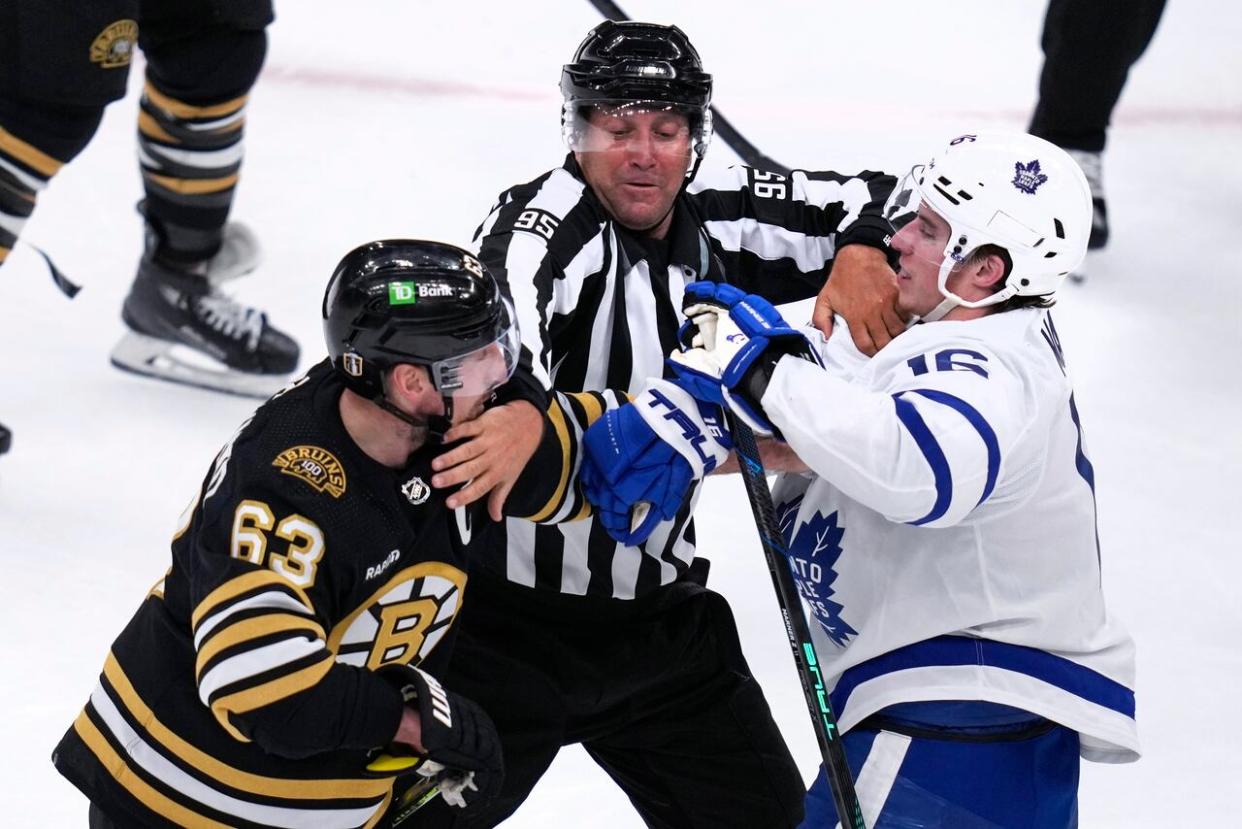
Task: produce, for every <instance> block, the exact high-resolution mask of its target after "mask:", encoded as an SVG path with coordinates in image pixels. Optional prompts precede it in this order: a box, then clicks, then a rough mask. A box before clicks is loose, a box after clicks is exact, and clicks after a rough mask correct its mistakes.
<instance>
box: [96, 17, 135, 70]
mask: <svg viewBox="0 0 1242 829" xmlns="http://www.w3.org/2000/svg"><path fill="white" fill-rule="evenodd" d="M137 44H138V21H136V20H118V21H116V22H115V23H109V24H108V26H107V28H105V29H104V30H103V31H102V32H100V33H99V36H98V37H96V38H95V39H94V40H93V41H92V42H91V63H97V64H99V65H100V67H102V68H104V69H118V68H120V67H122V66H129V62H130V60H132V59H133V57H134V47H135V46H136V45H137Z"/></svg>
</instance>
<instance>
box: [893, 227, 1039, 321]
mask: <svg viewBox="0 0 1242 829" xmlns="http://www.w3.org/2000/svg"><path fill="white" fill-rule="evenodd" d="M953 235H954V236H956V235H957V233H956V231H955V232H954V233H953ZM959 257H960V259H959V258H955V257H954V256H953V255H951V254H950V252H949V249H948V248H946V249H945V256H944V261H943V262H941V263H940V273H939V274H938V275H937V278H936V287H938V288H939V289H940V293H941V295H942V296H943V297H944V299H942V300H940V304H939V305H937V306H936V307H935V308H933V309H931V310H930V311H928V312H927V313H926V314H923V315H921V316H914V317H911V319H910V322H909V324H908V325H907V327H910V326H912V325H917V324H918V323H920V322H935V321H936V320H939V319H943V318H944V315H945V314H947V313H949V312H950V311H952V310H953V309H954V308H959V307H960V308H985V307H987V306H989V305H996V304H998V303H1001V302H1004V301H1005V300H1007V299H1009V298H1010V297H1011V296H1014V295H1015V294H1016V293H1017V292H1018V289H1017V288H1016V287H1014V286H1011V285H1006V286H1005V287H1004V288H1001V289H1000V290H999V291H997V292H996V293H994V294H992V295H990V296H987V297H984V298H983V299H977V300H974V301H971V300H967V299H962V298H961V297H960V296H958V295H957V294H955V293H953V292H952V291H950V290H949V275H950V274H951V273H953V269H954V268H955V267H957V265H958V263H959V262H964V261H966V260H967V259H969V258H970V254H967V255H965V256H961V254H959Z"/></svg>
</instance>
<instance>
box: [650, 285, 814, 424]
mask: <svg viewBox="0 0 1242 829" xmlns="http://www.w3.org/2000/svg"><path fill="white" fill-rule="evenodd" d="M685 312H686V317H687V322H686V323H685V324H684V325H683V326H682V329H681V331H680V333H679V338H680V340H681V342H682V344H683V346H686V347H687V349H686V350H685V351H680V352H674V353H673V354H671V355H670V356H669V363H670V365H671V366H672V367H673V370H674V371H675V372H676V373H677V377H678V379H679V380H681V381H682V385H683V386H684V387H685V388H686V389H687V391H689V392H690V393H691V394H693V395H694V396H695V397H696V398H698V399H699V400H704V401H711V402H719V403H722V404H724V405H727V406H728V407H729V408H730V409H732V410H733V412H734V413H735V414H737V415H738V417H740V418H742V420H743V421H744V422H745V423H746V424H747V425H748V426H750V428H751V429H752V430H754V431H756V432H761V433H764V434H777V433H778V430H777V429H776V428H775V427H774V426H773V425H772V423H771V422H770V421H769V420H768V418H767V416H766V415H765V414H764V411H763V406H762V405H761V403H760V401H761V400H762V399H763V393H764V391H766V390H767V387H768V382H769V381H770V380H771V378H772V372H773V371H775V369H776V363H777V361H779V360H780V358H781V357H784V356H785V355H793V356H796V357H800V358H802V359H805V360H810V361H812V362H814V363H816V364H820V365H822V363H820V359H819V352H818V351H817V350H816V349H815V347H814V346H813V345H812V343H811V341H810V340H809V339H808V338H807V336H806V335H805V334H803V333H802V332H801V331H798V330H797V329H794V328H791V327H790V326H789V324H788V323H787V322H785V320H784V319H783V318H782V317H781V315H780V312H778V311H777V310H776V308H774V307H773V306H772V304H771V303H770V302H768V301H767V300H765V299H763V298H762V297H759V296H755V295H754V294H745V293H743V292H742V291H741V290H739V289H737V288H735V287H733V286H732V285H723V284H717V283H714V282H695V283H692V284H690V285H688V286H686V295H685Z"/></svg>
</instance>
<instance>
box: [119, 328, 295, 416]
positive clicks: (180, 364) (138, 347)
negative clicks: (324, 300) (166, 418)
mask: <svg viewBox="0 0 1242 829" xmlns="http://www.w3.org/2000/svg"><path fill="white" fill-rule="evenodd" d="M111 360H112V365H114V366H116V367H117V368H119V369H121V370H123V371H129V372H132V373H134V374H141V375H143V376H144V377H154V378H155V379H157V380H166V381H168V382H170V383H180V384H181V385H183V386H194V387H195V388H200V389H207V390H209V391H218V392H224V393H225V394H235V395H238V396H239V397H253V398H257V399H259V400H266V399H267V398H269V397H271V396H272V395H273V394H275V393H276V392H278V391H280V390H281V389H282V388H284V386H285V385H286V384H287V383H288V382H289V380H290V378H291V377H292V375H291V374H248V373H246V372H242V371H234V370H232V369H229V368H226V367H225V366H224V365H223V364H221V363H218V362H216V361H215V360H212V359H211V358H210V357H207V356H206V355H204V354H200V353H199V352H196V351H194V350H193V349H190V348H188V347H186V346H181V345H177V344H175V343H170V342H168V341H166V340H161V339H157V338H155V337H148V336H145V335H143V334H138V333H136V332H134V331H128V332H126V334H125V336H124V337H122V338H121V341H120V342H119V343H117V344H116V347H115V348H113V349H112V356H111Z"/></svg>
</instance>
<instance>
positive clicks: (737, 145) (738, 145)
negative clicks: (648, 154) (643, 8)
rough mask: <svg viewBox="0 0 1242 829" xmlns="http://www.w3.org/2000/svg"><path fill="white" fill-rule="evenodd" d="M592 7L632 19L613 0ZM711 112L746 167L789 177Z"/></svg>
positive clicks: (715, 111)
mask: <svg viewBox="0 0 1242 829" xmlns="http://www.w3.org/2000/svg"><path fill="white" fill-rule="evenodd" d="M591 5H592V6H594V7H595V10H596V11H598V12H599V13H600V14H602V15H603V16H604V17H606V18H607V19H609V20H616V21H622V20H629V19H630V18H629V16H628V15H626V13H625V12H623V11H622V10H621V7H620V6H618V5H617V4H616V3H615V2H613V0H591ZM711 110H712V130H713V132H715V133H716V134H717V135H719V136H720V139H721V140H722V141H724V142H725V143H726V144H728V145H729V148H730V149H731V150H733V152H735V153H737V154H738V156H739V157H740V158H741V159H742V161H744V162H746V166H748V167H757V168H758V169H760V170H767V171H769V172H773V173H781V174H782V175H789V168H788V167H786V166H785V165H784V164H781V163H780V162H779V161H774V160H772V159H770V158H768V157H767V156H766V155H764V154H763V153H761V152H759V148H758V147H756V146H755V145H754V144H752V143H750V142H749V141H747V140H746V137H745V136H743V135H742V134H741V133H740V132H738V131H737V129H736V128H734V126H733V125H732V124H731V123H729V119H728V118H725V117H724V115H723V114H722V113H721V112H720V110H718V109H716V107H715V106H712V107H711Z"/></svg>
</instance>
